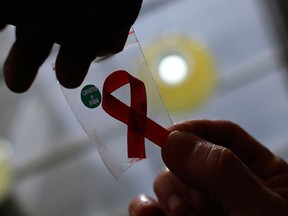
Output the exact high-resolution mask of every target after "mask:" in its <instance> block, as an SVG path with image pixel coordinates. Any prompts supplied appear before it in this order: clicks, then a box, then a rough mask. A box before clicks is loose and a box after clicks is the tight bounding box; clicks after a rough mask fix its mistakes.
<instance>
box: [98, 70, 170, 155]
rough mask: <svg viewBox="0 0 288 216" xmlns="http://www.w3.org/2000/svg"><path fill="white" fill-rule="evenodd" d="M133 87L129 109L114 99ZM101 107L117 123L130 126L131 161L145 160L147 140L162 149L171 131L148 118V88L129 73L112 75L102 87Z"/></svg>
mask: <svg viewBox="0 0 288 216" xmlns="http://www.w3.org/2000/svg"><path fill="white" fill-rule="evenodd" d="M126 84H130V107H129V106H128V105H126V104H125V103H123V102H121V101H120V100H118V99H117V98H116V97H114V96H113V95H112V93H113V92H114V91H116V90H117V89H119V88H120V87H122V86H124V85H126ZM102 92H103V96H102V97H103V98H102V107H103V110H105V112H107V113H108V114H109V115H111V116H112V117H114V118H115V119H117V120H119V121H121V122H123V123H125V124H127V126H128V130H127V143H128V147H127V149H128V150H127V151H128V158H140V159H142V158H145V157H146V153H145V137H146V138H148V139H149V140H150V141H152V142H154V143H155V144H157V145H158V146H160V147H162V146H163V144H164V143H165V140H166V138H167V136H168V135H169V133H170V132H169V131H168V130H167V129H165V128H163V127H161V126H160V125H159V124H157V123H156V122H154V121H152V120H151V119H150V118H148V117H147V95H146V88H145V84H144V83H143V82H142V81H141V80H139V79H137V78H135V77H133V76H132V75H130V74H129V73H128V72H127V71H124V70H118V71H115V72H113V73H111V74H110V75H109V76H108V77H107V78H106V80H105V81H104V85H103V91H102Z"/></svg>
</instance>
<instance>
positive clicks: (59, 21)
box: [0, 0, 142, 93]
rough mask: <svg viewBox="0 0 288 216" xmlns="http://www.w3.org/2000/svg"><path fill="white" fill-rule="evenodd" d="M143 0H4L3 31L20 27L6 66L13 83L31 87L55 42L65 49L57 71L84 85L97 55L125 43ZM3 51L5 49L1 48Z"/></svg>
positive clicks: (70, 83) (0, 7)
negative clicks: (6, 28) (83, 82)
mask: <svg viewBox="0 0 288 216" xmlns="http://www.w3.org/2000/svg"><path fill="white" fill-rule="evenodd" d="M141 4H142V0H123V1H118V0H83V1H77V0H71V1H68V0H38V1H34V0H27V1H22V0H0V30H1V29H3V28H4V27H5V26H6V25H7V24H12V25H14V26H16V41H15V43H14V45H13V46H12V48H11V51H10V53H9V55H8V57H7V60H6V62H5V64H4V77H5V81H6V83H7V86H8V87H9V88H10V89H11V90H12V91H14V92H17V93H21V92H25V91H27V90H28V88H29V87H30V86H31V84H32V83H33V80H34V79H35V77H36V75H37V72H38V69H39V67H40V66H41V65H42V63H43V62H44V61H45V59H46V58H47V57H48V55H49V53H50V51H51V48H52V46H53V44H54V43H57V44H59V45H60V46H61V47H60V50H59V53H58V56H57V59H56V75H57V79H58V80H59V82H60V83H61V84H62V85H63V86H65V87H67V88H75V87H77V86H79V85H80V84H81V83H82V81H83V79H84V78H85V76H86V74H87V71H88V67H89V65H90V63H91V61H92V60H94V59H95V58H96V57H97V56H105V55H110V54H115V53H117V52H119V51H121V50H122V49H123V47H124V45H125V42H126V39H127V36H128V32H129V30H130V28H131V26H132V24H133V23H134V21H135V20H136V18H137V16H138V13H139V10H140V8H141ZM0 49H1V48H0Z"/></svg>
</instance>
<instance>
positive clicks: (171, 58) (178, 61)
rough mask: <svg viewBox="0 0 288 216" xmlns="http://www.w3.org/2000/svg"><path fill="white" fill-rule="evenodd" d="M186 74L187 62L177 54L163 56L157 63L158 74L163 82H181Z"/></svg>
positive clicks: (171, 83) (172, 83)
mask: <svg viewBox="0 0 288 216" xmlns="http://www.w3.org/2000/svg"><path fill="white" fill-rule="evenodd" d="M187 75H188V66H187V63H186V61H185V60H184V59H183V58H182V57H181V56H179V55H168V56H165V57H164V58H163V59H162V60H161V61H160V63H159V76H160V78H161V79H162V80H163V81H164V82H166V83H168V84H170V85H175V84H179V83H181V82H183V81H184V80H185V78H186V77H187Z"/></svg>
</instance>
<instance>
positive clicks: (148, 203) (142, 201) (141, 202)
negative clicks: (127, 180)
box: [129, 194, 165, 216]
mask: <svg viewBox="0 0 288 216" xmlns="http://www.w3.org/2000/svg"><path fill="white" fill-rule="evenodd" d="M129 215H130V216H147V215H149V216H165V214H164V212H163V211H162V210H161V208H160V207H159V205H158V203H157V202H156V201H155V200H154V199H152V198H151V197H148V196H146V195H144V194H140V195H138V196H137V197H135V198H134V199H133V200H132V201H131V202H130V204H129Z"/></svg>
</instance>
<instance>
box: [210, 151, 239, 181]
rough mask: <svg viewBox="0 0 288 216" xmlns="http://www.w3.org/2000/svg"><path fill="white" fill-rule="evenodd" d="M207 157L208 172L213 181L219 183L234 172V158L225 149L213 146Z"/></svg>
mask: <svg viewBox="0 0 288 216" xmlns="http://www.w3.org/2000/svg"><path fill="white" fill-rule="evenodd" d="M212 151H213V153H212ZM208 157H209V158H207V161H208V163H210V165H208V167H210V169H209V170H208V172H209V173H210V176H211V178H213V179H214V181H217V182H218V181H221V180H222V179H224V178H226V177H227V175H230V174H231V172H233V171H234V170H235V165H236V161H237V159H236V156H235V155H234V154H233V152H232V151H231V150H229V149H227V148H224V147H220V146H214V147H212V149H211V153H210V154H209V156H208Z"/></svg>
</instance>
